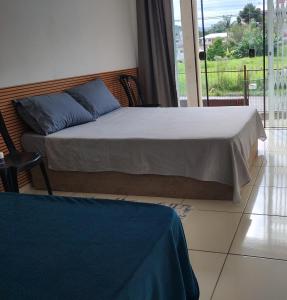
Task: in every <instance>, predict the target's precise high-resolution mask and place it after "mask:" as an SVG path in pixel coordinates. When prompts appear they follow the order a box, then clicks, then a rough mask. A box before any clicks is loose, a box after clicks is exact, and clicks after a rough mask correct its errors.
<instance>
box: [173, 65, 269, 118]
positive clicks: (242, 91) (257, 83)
mask: <svg viewBox="0 0 287 300" xmlns="http://www.w3.org/2000/svg"><path fill="white" fill-rule="evenodd" d="M185 74H186V73H185V72H178V73H177V80H178V89H179V91H178V92H179V99H180V100H181V101H184V100H186V99H187V96H186V86H185ZM201 76H202V80H201V82H202V94H203V100H205V99H206V86H205V76H206V73H205V71H202V72H201ZM207 76H208V88H209V99H210V100H211V101H220V100H221V101H223V102H222V105H223V106H224V101H225V103H228V101H237V104H236V105H240V103H242V104H241V105H249V106H252V107H255V108H257V110H258V111H259V112H263V111H264V70H263V69H247V67H246V66H243V68H242V69H240V70H219V69H218V70H210V71H208V72H207ZM240 101H241V102H240ZM234 103H235V102H234ZM226 105H230V104H226Z"/></svg>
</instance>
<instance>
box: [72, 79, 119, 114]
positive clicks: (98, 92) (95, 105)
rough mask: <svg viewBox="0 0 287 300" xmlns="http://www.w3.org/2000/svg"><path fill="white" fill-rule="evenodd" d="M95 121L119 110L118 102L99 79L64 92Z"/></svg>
mask: <svg viewBox="0 0 287 300" xmlns="http://www.w3.org/2000/svg"><path fill="white" fill-rule="evenodd" d="M66 92H67V93H69V94H70V95H71V96H72V97H73V98H74V99H75V100H76V101H78V102H79V103H80V104H81V105H83V107H84V108H85V109H87V110H88V111H89V112H90V113H91V114H92V115H93V117H94V119H96V118H97V117H99V116H102V115H104V114H107V113H109V112H111V111H113V110H115V109H118V108H120V107H121V106H120V104H119V102H118V100H117V99H116V98H115V97H114V96H113V94H112V93H111V92H110V91H109V89H108V88H107V87H106V85H105V84H104V82H103V81H102V80H100V79H97V80H94V81H91V82H88V83H86V84H83V85H79V86H76V87H74V88H71V89H69V90H68V91H66Z"/></svg>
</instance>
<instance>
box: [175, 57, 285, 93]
mask: <svg viewBox="0 0 287 300" xmlns="http://www.w3.org/2000/svg"><path fill="white" fill-rule="evenodd" d="M278 63H279V65H282V64H283V63H284V65H286V66H287V57H286V58H284V62H283V61H282V59H280V60H278ZM244 65H246V67H247V70H248V72H247V76H248V77H247V78H248V82H249V83H256V85H257V89H256V90H253V91H250V93H252V94H253V95H262V94H263V78H264V76H263V57H255V58H248V57H247V58H241V59H222V60H220V61H208V62H207V69H208V84H209V95H210V96H228V95H234V96H243V94H244V72H243V69H244ZM267 65H268V58H266V68H267ZM276 65H277V60H276V59H275V67H276ZM177 70H178V82H179V93H180V96H185V95H186V83H185V65H184V63H178V65H177ZM234 71H235V72H234ZM201 73H202V74H201V78H202V80H201V81H202V91H203V95H205V94H206V87H205V65H204V62H201Z"/></svg>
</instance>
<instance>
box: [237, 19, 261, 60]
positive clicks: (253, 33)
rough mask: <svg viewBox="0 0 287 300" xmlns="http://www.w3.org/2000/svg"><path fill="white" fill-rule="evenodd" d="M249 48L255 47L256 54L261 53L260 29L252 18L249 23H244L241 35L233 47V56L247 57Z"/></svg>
mask: <svg viewBox="0 0 287 300" xmlns="http://www.w3.org/2000/svg"><path fill="white" fill-rule="evenodd" d="M238 38H239V37H238ZM249 49H255V53H256V55H257V56H260V55H263V33H262V29H261V28H260V27H258V26H257V24H256V22H255V21H254V20H253V21H251V23H250V24H249V25H244V31H243V35H242V37H241V38H240V39H239V40H238V41H237V43H236V46H235V49H234V57H236V58H242V57H248V56H249Z"/></svg>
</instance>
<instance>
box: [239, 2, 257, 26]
mask: <svg viewBox="0 0 287 300" xmlns="http://www.w3.org/2000/svg"><path fill="white" fill-rule="evenodd" d="M239 17H240V19H241V20H242V21H243V22H244V23H246V24H249V23H250V22H251V20H255V22H257V23H260V24H262V22H263V16H262V11H261V9H260V8H256V7H255V6H254V5H253V4H252V3H248V4H246V5H245V7H244V8H243V10H241V11H240V12H239Z"/></svg>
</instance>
